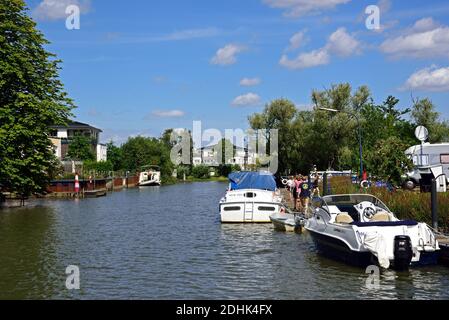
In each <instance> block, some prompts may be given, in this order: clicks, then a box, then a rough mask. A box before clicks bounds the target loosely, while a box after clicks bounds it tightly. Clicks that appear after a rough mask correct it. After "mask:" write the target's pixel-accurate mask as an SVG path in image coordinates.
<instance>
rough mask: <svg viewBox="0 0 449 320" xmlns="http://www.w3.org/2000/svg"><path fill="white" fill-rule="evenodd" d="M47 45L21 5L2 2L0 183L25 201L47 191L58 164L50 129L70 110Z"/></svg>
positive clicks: (64, 119)
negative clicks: (30, 196)
mask: <svg viewBox="0 0 449 320" xmlns="http://www.w3.org/2000/svg"><path fill="white" fill-rule="evenodd" d="M47 44H48V41H47V40H46V39H45V38H44V36H43V35H42V33H41V32H39V31H38V30H36V24H35V23H34V22H33V21H32V20H31V18H29V16H28V15H27V11H26V8H25V3H24V1H22V0H8V1H0V106H1V107H0V185H3V186H4V187H5V188H6V189H8V190H10V191H12V192H17V193H19V194H20V195H22V196H23V197H26V196H28V195H30V194H32V193H39V192H45V190H46V186H47V185H48V183H49V181H50V180H51V179H52V175H53V174H54V172H55V168H56V167H57V166H58V161H57V160H56V158H55V156H54V154H53V150H52V144H51V142H50V140H49V139H48V137H49V136H50V126H51V125H54V124H64V123H66V122H67V120H68V118H69V117H70V116H71V114H70V111H71V109H72V108H73V107H74V106H73V103H72V101H71V100H70V99H69V98H68V97H67V94H66V93H65V91H64V88H63V85H62V83H61V81H60V80H59V76H58V65H59V63H60V61H58V60H55V56H54V55H53V54H51V53H49V52H47V51H46V50H45V48H44V46H45V45H47Z"/></svg>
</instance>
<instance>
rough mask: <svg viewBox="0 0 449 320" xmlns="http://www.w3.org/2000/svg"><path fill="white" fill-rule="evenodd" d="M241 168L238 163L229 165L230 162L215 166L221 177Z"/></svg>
mask: <svg viewBox="0 0 449 320" xmlns="http://www.w3.org/2000/svg"><path fill="white" fill-rule="evenodd" d="M241 170H242V168H241V167H240V166H239V165H231V164H226V165H224V164H222V165H219V166H218V168H217V173H218V175H219V176H221V177H227V176H229V174H231V173H232V172H236V171H241Z"/></svg>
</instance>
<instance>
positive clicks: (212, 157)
mask: <svg viewBox="0 0 449 320" xmlns="http://www.w3.org/2000/svg"><path fill="white" fill-rule="evenodd" d="M217 150H218V148H217V146H216V145H213V146H208V147H204V148H202V149H201V150H198V149H197V150H195V151H194V153H193V165H194V166H199V165H206V166H210V167H218V165H219V164H220V160H222V159H219V155H218V151H217ZM256 156H257V155H256V154H254V153H249V152H248V149H246V148H242V147H236V148H235V149H234V152H233V157H232V158H229V159H226V161H225V162H226V163H225V164H230V165H239V166H240V167H241V168H242V169H245V168H246V167H247V166H248V165H255V164H256Z"/></svg>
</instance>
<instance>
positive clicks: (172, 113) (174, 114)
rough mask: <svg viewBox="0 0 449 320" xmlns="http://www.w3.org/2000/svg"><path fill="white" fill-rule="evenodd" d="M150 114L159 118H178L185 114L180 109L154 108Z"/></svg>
mask: <svg viewBox="0 0 449 320" xmlns="http://www.w3.org/2000/svg"><path fill="white" fill-rule="evenodd" d="M151 114H152V115H153V116H156V117H160V118H180V117H183V116H184V115H185V112H184V111H181V110H156V111H153V112H152V113H151Z"/></svg>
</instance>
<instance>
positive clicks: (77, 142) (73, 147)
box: [67, 135, 96, 161]
mask: <svg viewBox="0 0 449 320" xmlns="http://www.w3.org/2000/svg"><path fill="white" fill-rule="evenodd" d="M67 157H68V158H69V159H71V160H76V161H95V159H96V157H95V154H94V152H93V150H92V141H91V140H90V139H89V138H87V137H85V136H82V135H76V136H75V137H73V139H72V140H71V141H70V144H69V150H68V152H67Z"/></svg>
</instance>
